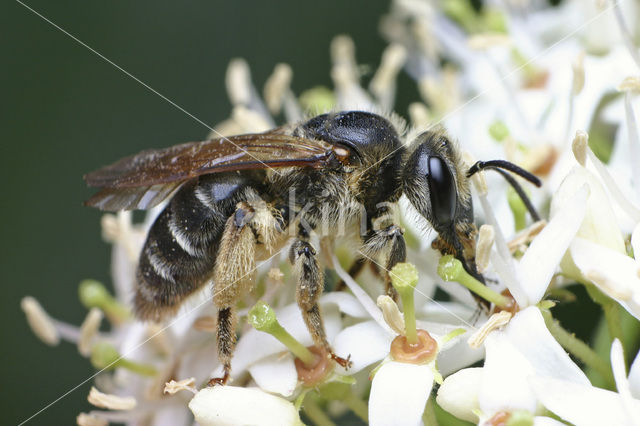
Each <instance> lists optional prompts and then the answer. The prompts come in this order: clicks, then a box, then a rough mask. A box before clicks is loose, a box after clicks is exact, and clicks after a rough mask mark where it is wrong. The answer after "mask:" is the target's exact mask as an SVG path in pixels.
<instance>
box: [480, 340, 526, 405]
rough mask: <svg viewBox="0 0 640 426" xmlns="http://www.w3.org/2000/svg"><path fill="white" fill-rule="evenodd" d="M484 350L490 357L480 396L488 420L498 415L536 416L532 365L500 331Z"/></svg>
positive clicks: (485, 365)
mask: <svg viewBox="0 0 640 426" xmlns="http://www.w3.org/2000/svg"><path fill="white" fill-rule="evenodd" d="M485 348H486V351H487V357H486V360H485V363H484V368H483V369H482V370H483V376H482V385H481V387H480V395H479V396H478V402H479V404H480V408H481V410H482V412H483V413H484V414H485V415H488V416H491V415H492V414H494V413H497V412H498V411H514V410H526V411H529V412H531V413H535V410H536V404H537V401H536V398H535V396H534V394H533V392H532V390H531V388H530V387H529V383H528V381H527V380H528V377H529V376H533V375H534V369H533V367H532V366H531V364H530V363H529V361H527V359H526V358H525V357H524V355H522V354H521V353H520V352H519V351H518V350H517V349H516V348H515V347H514V346H513V345H512V344H511V342H510V341H509V339H508V338H507V336H506V334H505V333H503V332H500V331H494V332H493V333H491V334H490V335H489V336H488V337H487V339H486V340H485Z"/></svg>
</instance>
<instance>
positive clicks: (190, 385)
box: [163, 377, 198, 395]
mask: <svg viewBox="0 0 640 426" xmlns="http://www.w3.org/2000/svg"><path fill="white" fill-rule="evenodd" d="M195 383H196V379H195V377H190V378H188V379H183V380H179V381H177V382H176V381H175V380H171V381H170V382H167V383H165V384H164V391H163V392H164V393H168V394H169V395H174V394H176V393H178V392H180V391H183V390H186V391H189V392H191V393H194V394H195V393H197V392H198V391H197V389H196V387H195Z"/></svg>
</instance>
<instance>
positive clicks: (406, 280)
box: [390, 263, 418, 345]
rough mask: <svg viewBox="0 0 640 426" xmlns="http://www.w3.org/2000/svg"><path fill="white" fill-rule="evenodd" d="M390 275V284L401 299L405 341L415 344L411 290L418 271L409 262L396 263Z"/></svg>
mask: <svg viewBox="0 0 640 426" xmlns="http://www.w3.org/2000/svg"><path fill="white" fill-rule="evenodd" d="M390 276H391V284H393V287H394V288H395V289H396V291H397V292H398V294H399V295H400V298H401V299H402V310H403V315H404V332H405V336H406V338H407V343H409V344H410V345H415V344H416V343H418V334H417V331H416V312H415V303H414V301H413V292H414V290H415V288H416V284H417V283H418V271H417V270H416V267H415V266H413V265H412V264H411V263H398V264H397V265H396V266H394V267H393V268H392V269H391V273H390Z"/></svg>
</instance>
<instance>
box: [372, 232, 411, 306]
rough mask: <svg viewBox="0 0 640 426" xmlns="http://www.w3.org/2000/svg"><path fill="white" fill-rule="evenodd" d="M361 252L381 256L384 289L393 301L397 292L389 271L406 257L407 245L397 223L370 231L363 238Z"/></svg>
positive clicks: (395, 299)
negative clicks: (383, 269) (383, 271)
mask: <svg viewBox="0 0 640 426" xmlns="http://www.w3.org/2000/svg"><path fill="white" fill-rule="evenodd" d="M362 252H363V253H364V254H365V256H367V257H370V258H375V257H378V258H382V262H383V263H384V267H385V269H386V272H385V274H384V283H385V290H386V292H387V295H388V296H390V297H391V298H392V299H393V300H394V301H397V300H398V292H397V291H396V289H395V288H393V286H392V285H391V277H390V275H389V271H391V269H392V268H393V267H394V266H395V265H396V263H400V262H404V261H405V260H406V258H407V247H406V244H405V242H404V236H403V232H402V229H401V228H400V227H399V226H398V225H390V226H387V227H386V228H384V229H379V230H377V231H372V232H370V233H369V235H368V236H367V238H366V239H365V242H364V245H363V247H362Z"/></svg>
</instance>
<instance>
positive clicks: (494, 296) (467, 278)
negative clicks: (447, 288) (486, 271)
mask: <svg viewBox="0 0 640 426" xmlns="http://www.w3.org/2000/svg"><path fill="white" fill-rule="evenodd" d="M438 275H440V278H442V279H443V280H445V281H456V282H459V283H460V284H462V285H463V286H465V287H466V288H468V289H469V290H471V291H472V292H474V293H475V294H477V295H478V296H480V297H482V298H483V299H485V300H488V301H489V302H491V303H493V304H495V305H496V306H498V307H500V308H506V307H508V306H509V303H510V301H509V298H508V297H505V296H503V295H501V294H500V293H497V292H495V291H493V290H491V289H490V288H489V287H487V286H485V285H484V284H482V283H481V282H480V281H478V280H477V279H475V278H474V277H472V276H471V275H469V273H468V272H467V271H465V270H464V267H463V266H462V262H460V261H459V260H458V259H456V258H455V257H453V256H451V255H450V254H449V255H446V256H442V257H441V258H440V263H439V264H438Z"/></svg>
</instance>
